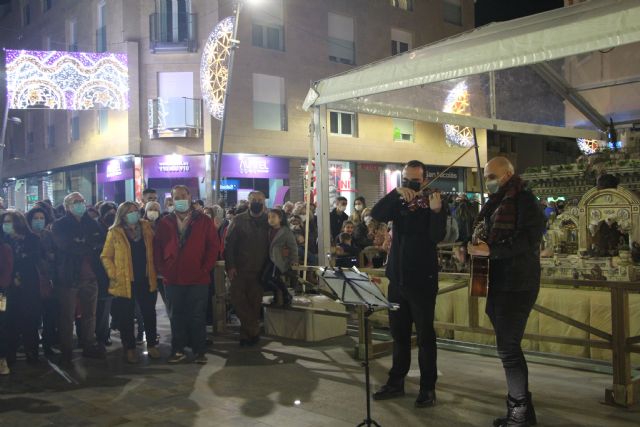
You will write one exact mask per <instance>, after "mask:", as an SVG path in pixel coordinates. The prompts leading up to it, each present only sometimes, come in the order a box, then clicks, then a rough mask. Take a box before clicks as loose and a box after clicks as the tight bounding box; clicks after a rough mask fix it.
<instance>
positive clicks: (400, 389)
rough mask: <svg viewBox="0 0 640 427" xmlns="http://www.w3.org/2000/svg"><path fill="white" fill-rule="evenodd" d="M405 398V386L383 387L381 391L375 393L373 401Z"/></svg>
mask: <svg viewBox="0 0 640 427" xmlns="http://www.w3.org/2000/svg"><path fill="white" fill-rule="evenodd" d="M402 396H404V386H392V385H389V384H385V385H383V386H382V387H381V388H380V390H378V391H376V392H375V393H373V400H387V399H395V398H396V397H402Z"/></svg>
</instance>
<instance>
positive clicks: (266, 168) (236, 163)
mask: <svg viewBox="0 0 640 427" xmlns="http://www.w3.org/2000/svg"><path fill="white" fill-rule="evenodd" d="M221 175H222V176H223V177H227V178H272V179H288V178H289V159H282V158H278V157H267V156H248V155H244V154H225V155H224V156H223V158H222V171H221Z"/></svg>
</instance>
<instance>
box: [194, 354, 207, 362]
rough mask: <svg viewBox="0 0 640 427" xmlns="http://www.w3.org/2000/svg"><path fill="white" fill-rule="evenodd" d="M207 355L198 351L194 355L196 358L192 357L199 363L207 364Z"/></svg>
mask: <svg viewBox="0 0 640 427" xmlns="http://www.w3.org/2000/svg"><path fill="white" fill-rule="evenodd" d="M207 361H208V359H207V356H205V354H204V353H200V354H198V355H197V356H196V358H195V359H194V362H196V363H198V364H200V365H206V364H207Z"/></svg>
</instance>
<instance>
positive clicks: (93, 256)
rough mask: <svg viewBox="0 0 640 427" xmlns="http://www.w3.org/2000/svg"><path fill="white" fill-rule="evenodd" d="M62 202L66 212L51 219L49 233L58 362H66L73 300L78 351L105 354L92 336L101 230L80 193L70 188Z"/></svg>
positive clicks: (96, 355)
mask: <svg viewBox="0 0 640 427" xmlns="http://www.w3.org/2000/svg"><path fill="white" fill-rule="evenodd" d="M64 206H65V209H66V212H67V213H66V215H65V216H64V217H62V218H60V219H59V220H57V221H56V222H54V223H53V225H52V226H51V233H52V237H53V242H54V244H55V246H56V272H55V276H54V281H53V285H54V290H55V292H56V294H57V296H58V298H59V299H58V307H59V309H60V319H59V324H58V328H59V333H60V337H59V339H60V350H61V352H62V359H61V362H62V363H63V364H70V363H71V359H72V349H73V346H72V342H73V323H74V319H75V314H76V302H77V303H78V305H79V308H80V312H81V313H82V318H81V321H80V324H81V328H80V334H81V336H80V342H81V344H82V347H83V352H82V355H83V356H84V357H88V358H100V359H103V358H104V357H105V351H104V347H102V346H100V345H98V342H97V340H96V336H95V330H96V302H97V299H98V276H99V275H100V274H104V270H103V268H102V264H101V262H100V252H101V251H102V246H103V244H104V234H103V233H102V232H101V230H100V226H99V225H98V223H97V222H96V221H94V220H93V219H91V217H90V216H89V215H87V206H86V204H85V200H84V197H83V196H82V194H80V193H78V192H74V193H71V194H69V195H67V196H66V197H65V198H64Z"/></svg>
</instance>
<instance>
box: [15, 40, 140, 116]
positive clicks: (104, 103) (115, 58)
mask: <svg viewBox="0 0 640 427" xmlns="http://www.w3.org/2000/svg"><path fill="white" fill-rule="evenodd" d="M5 57H6V70H7V98H8V100H9V108H12V109H28V108H34V107H39V108H41V107H43V106H44V107H47V108H51V109H62V110H86V109H93V108H108V109H112V110H126V109H127V108H129V70H128V65H127V55H126V54H120V53H93V52H58V51H34V50H9V49H7V50H6V51H5Z"/></svg>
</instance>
